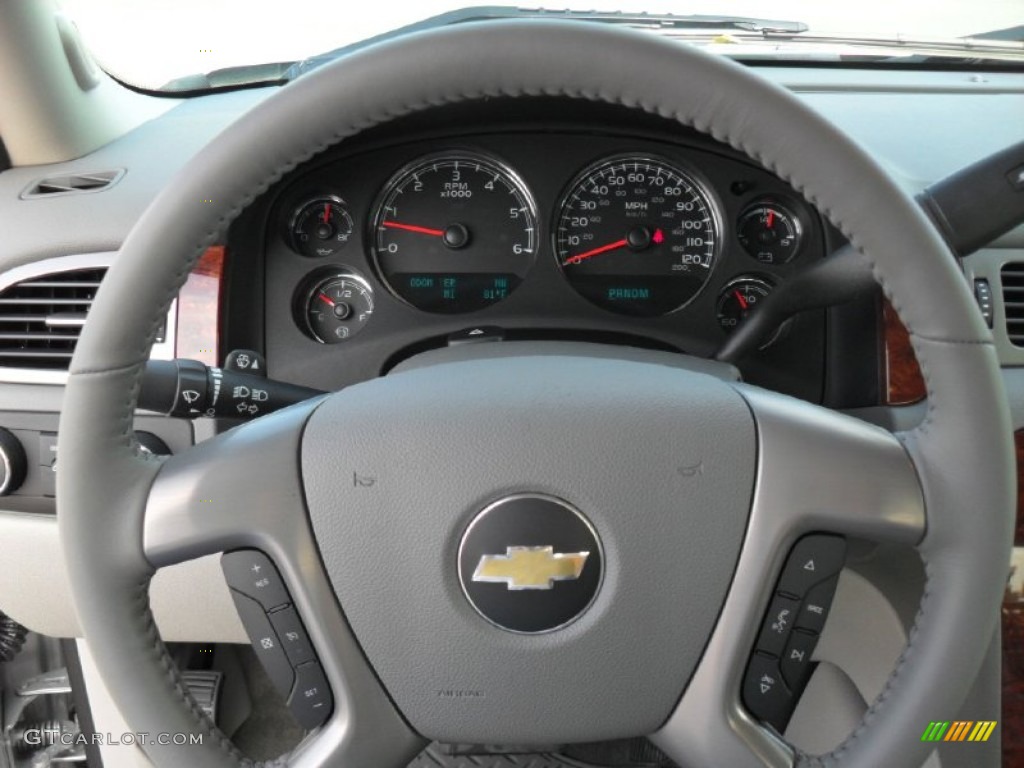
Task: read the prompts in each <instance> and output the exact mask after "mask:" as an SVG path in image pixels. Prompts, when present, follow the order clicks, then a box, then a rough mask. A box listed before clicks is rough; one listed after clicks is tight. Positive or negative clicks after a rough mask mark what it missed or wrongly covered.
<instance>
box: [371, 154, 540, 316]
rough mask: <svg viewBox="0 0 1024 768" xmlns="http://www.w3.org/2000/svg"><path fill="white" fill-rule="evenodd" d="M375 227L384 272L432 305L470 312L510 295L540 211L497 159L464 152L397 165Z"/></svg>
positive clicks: (529, 255) (415, 300) (527, 259)
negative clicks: (399, 166) (398, 167)
mask: <svg viewBox="0 0 1024 768" xmlns="http://www.w3.org/2000/svg"><path fill="white" fill-rule="evenodd" d="M372 227H373V255H374V258H375V260H376V263H377V269H378V271H379V273H380V276H381V279H382V280H383V281H384V282H385V283H386V284H387V285H388V287H389V288H390V289H391V291H392V292H393V293H394V294H395V295H397V296H399V297H400V298H402V299H404V300H405V301H407V302H408V303H410V304H412V305H413V306H415V307H418V308H419V309H422V310H425V311H427V312H440V313H447V314H452V313H457V312H472V311H474V310H478V309H483V308H484V307H487V306H489V305H491V304H494V303H495V302H497V301H500V300H501V299H503V298H505V297H506V296H508V295H509V294H510V293H511V292H512V291H514V290H515V289H516V287H517V286H518V285H519V283H520V282H522V279H523V277H524V276H525V275H526V272H527V270H528V269H529V268H530V266H531V265H532V264H533V259H534V253H535V251H536V245H537V212H536V208H535V207H534V204H533V200H532V198H531V197H530V194H529V192H528V191H527V190H526V187H525V186H524V185H523V183H522V182H521V181H520V180H519V178H518V177H517V176H516V175H515V174H514V173H513V172H512V171H511V170H510V169H508V168H506V167H505V166H503V165H502V164H500V163H498V162H497V161H495V160H492V159H489V158H484V157H480V156H478V155H472V154H466V153H459V154H445V155H437V156H432V157H427V158H423V159H422V160H419V161H417V162H415V163H413V164H412V165H410V166H407V167H406V168H404V169H402V170H401V171H399V172H398V173H397V174H396V175H395V177H394V178H393V179H392V180H391V181H390V182H388V184H387V186H386V187H385V189H384V192H383V194H382V196H381V200H380V202H379V203H378V206H377V209H376V213H375V214H374V217H373V224H372Z"/></svg>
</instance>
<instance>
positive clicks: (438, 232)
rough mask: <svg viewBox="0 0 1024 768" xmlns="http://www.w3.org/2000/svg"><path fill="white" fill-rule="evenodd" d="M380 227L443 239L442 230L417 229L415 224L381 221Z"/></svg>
mask: <svg viewBox="0 0 1024 768" xmlns="http://www.w3.org/2000/svg"><path fill="white" fill-rule="evenodd" d="M380 224H381V226H382V227H387V228H388V229H404V230H405V231H406V232H418V233H419V234H421V235H433V236H434V237H444V230H443V229H429V228H428V227H417V226H416V225H415V224H399V223H398V222H397V221H382V222H381V223H380Z"/></svg>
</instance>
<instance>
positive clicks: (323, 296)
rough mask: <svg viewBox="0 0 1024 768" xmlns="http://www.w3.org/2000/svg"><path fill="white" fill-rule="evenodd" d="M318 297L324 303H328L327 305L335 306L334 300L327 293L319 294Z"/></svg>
mask: <svg viewBox="0 0 1024 768" xmlns="http://www.w3.org/2000/svg"><path fill="white" fill-rule="evenodd" d="M317 298H318V299H320V301H322V302H323V303H324V304H326V305H328V306H330V307H333V306H334V302H333V301H331V299H330V298H329V297H328V296H327V294H326V293H320V294H317Z"/></svg>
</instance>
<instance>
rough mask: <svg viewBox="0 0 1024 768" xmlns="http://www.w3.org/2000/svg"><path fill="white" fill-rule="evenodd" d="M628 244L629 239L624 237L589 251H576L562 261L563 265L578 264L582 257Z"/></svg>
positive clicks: (595, 254)
mask: <svg viewBox="0 0 1024 768" xmlns="http://www.w3.org/2000/svg"><path fill="white" fill-rule="evenodd" d="M627 245H629V241H628V240H626V238H622V239H621V240H616V241H615V242H614V243H608V245H602V246H601V247H600V248H594V249H593V250H590V251H584V252H583V253H577V254H576V255H575V256H570V257H569V258H568V259H566V260H565V261H563V262H562V266H563V267H567V266H569V265H570V264H579V263H580V262H581V261H583V260H584V259H589V258H591V257H592V256H598V255H600V254H602V253H608V251H614V250H617V249H619V248H625V247H626V246H627Z"/></svg>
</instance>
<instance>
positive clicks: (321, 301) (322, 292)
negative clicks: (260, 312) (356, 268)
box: [296, 271, 373, 344]
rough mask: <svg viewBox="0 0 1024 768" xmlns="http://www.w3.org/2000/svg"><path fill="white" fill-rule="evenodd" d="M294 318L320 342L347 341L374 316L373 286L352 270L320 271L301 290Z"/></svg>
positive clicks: (335, 342) (334, 342)
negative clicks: (299, 301) (300, 299)
mask: <svg viewBox="0 0 1024 768" xmlns="http://www.w3.org/2000/svg"><path fill="white" fill-rule="evenodd" d="M300 296H302V297H303V298H302V301H301V303H300V304H299V306H297V307H296V315H297V317H296V320H298V321H299V325H300V326H301V327H302V328H303V329H304V330H305V331H306V332H307V333H308V334H309V335H310V336H312V337H313V338H314V339H316V340H317V341H319V342H320V343H322V344H337V343H339V342H342V341H346V340H348V339H350V338H352V337H353V336H355V335H356V334H357V333H359V331H361V330H362V329H363V328H364V327H365V326H366V324H367V323H368V322H369V321H370V317H371V316H372V315H373V289H372V288H370V284H369V283H367V282H366V280H365V279H364V278H363V277H362V276H360V275H357V274H356V273H355V272H349V271H338V272H334V273H326V274H325V273H320V274H319V276H317V277H315V278H313V279H312V280H310V281H308V282H307V284H306V288H305V290H303V291H301V292H300Z"/></svg>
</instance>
